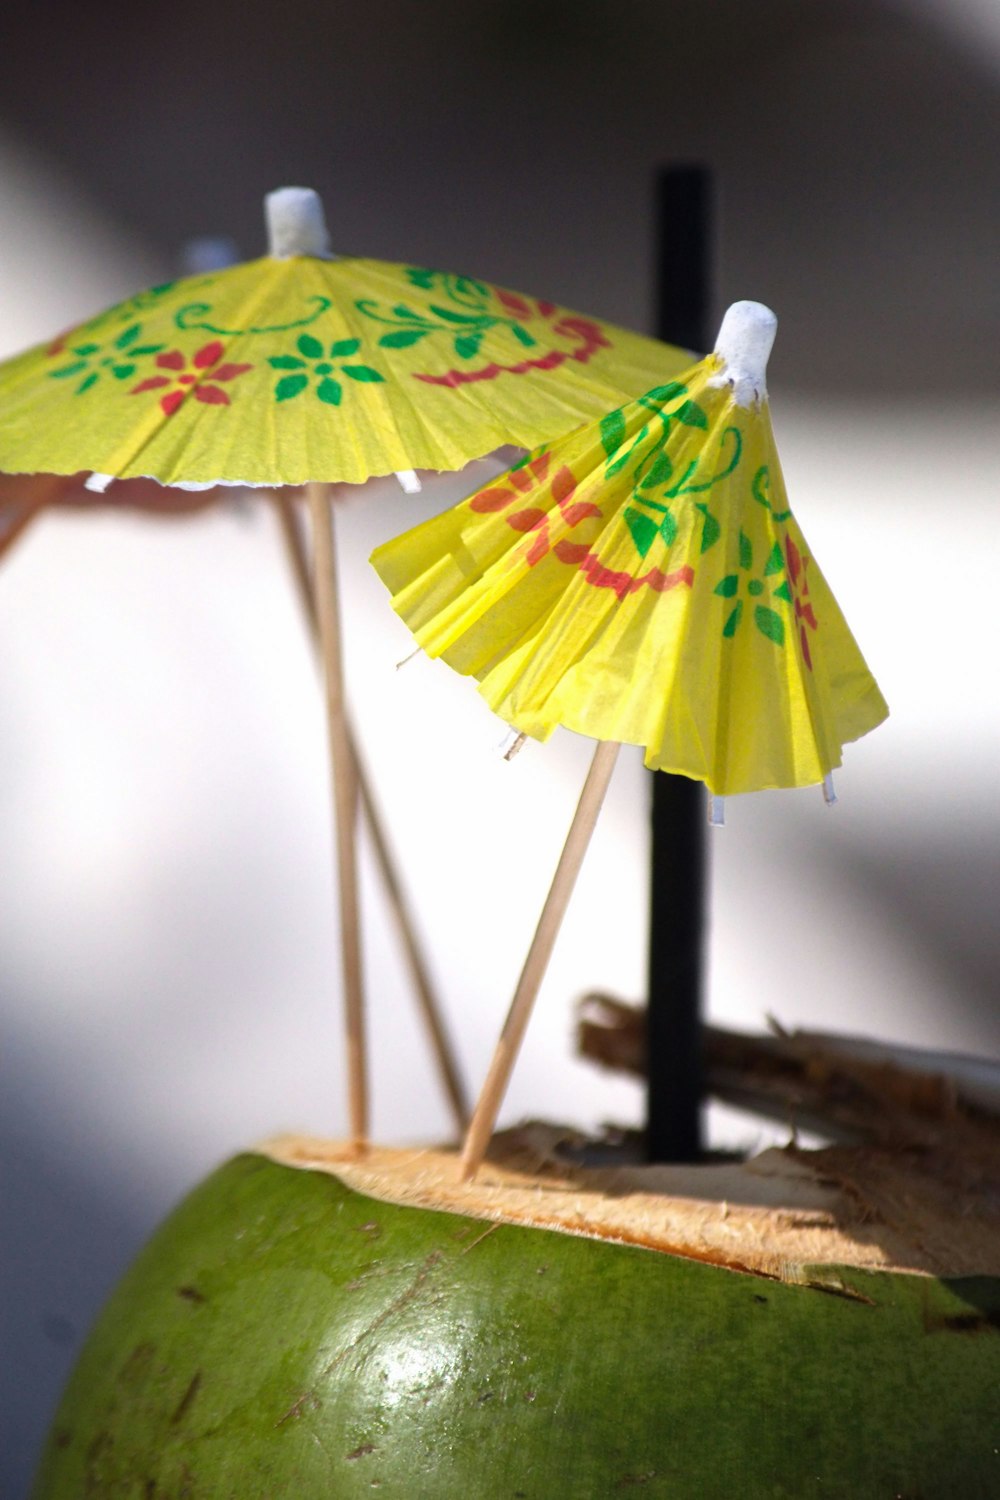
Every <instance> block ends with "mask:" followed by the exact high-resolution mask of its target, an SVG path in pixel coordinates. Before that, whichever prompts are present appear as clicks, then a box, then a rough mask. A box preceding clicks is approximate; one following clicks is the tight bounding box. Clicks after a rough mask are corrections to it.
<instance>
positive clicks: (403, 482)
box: [396, 469, 423, 495]
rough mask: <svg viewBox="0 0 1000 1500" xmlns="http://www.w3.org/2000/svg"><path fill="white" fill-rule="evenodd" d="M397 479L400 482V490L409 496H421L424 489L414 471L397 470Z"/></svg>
mask: <svg viewBox="0 0 1000 1500" xmlns="http://www.w3.org/2000/svg"><path fill="white" fill-rule="evenodd" d="M396 478H397V479H398V480H399V487H400V489H401V490H403V491H404V492H405V493H406V494H407V495H419V494H420V491H421V490H422V489H423V485H422V484H421V483H420V480H419V479H418V478H417V476H416V474H415V472H414V471H413V469H397V470H396Z"/></svg>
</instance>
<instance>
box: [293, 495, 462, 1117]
mask: <svg viewBox="0 0 1000 1500" xmlns="http://www.w3.org/2000/svg"><path fill="white" fill-rule="evenodd" d="M274 498H275V501H276V502H277V506H278V520H279V522H280V525H281V535H282V538H283V539H284V543H285V551H286V553H287V555H288V561H289V564H290V566H291V570H292V575H293V577H294V579H295V585H296V590H297V592H298V595H299V599H300V602H301V604H302V609H303V611H304V613H305V616H306V620H307V623H308V625H309V629H310V631H311V632H312V635H313V637H314V638H316V636H317V620H316V608H315V605H314V602H313V589H312V579H311V577H310V572H309V552H308V548H307V547H306V539H305V536H304V535H303V528H302V524H301V522H300V519H299V512H298V509H297V506H298V502H297V501H295V500H293V499H292V497H291V496H290V495H286V494H283V493H282V492H281V491H280V490H276V491H275V492H274ZM347 738H348V742H349V744H350V748H351V755H352V756H353V759H354V775H355V778H356V780H357V787H358V792H359V794H360V798H361V810H362V812H363V813H364V815H365V819H366V821H367V823H368V831H369V833H370V834H371V840H372V848H373V849H374V851H375V860H376V863H377V864H378V867H379V871H380V873H381V876H382V882H383V884H384V886H385V891H386V895H387V896H388V898H389V908H390V910H391V911H392V914H393V917H394V918H395V921H396V927H397V929H398V931H399V937H400V941H401V943H402V945H403V953H404V955H405V957H406V962H407V964H408V966H409V970H410V978H411V980H412V981H413V987H414V989H415V991H416V995H417V1004H418V1008H419V1010H420V1014H421V1016H422V1017H423V1020H424V1025H425V1026H426V1027H427V1034H428V1037H429V1039H430V1044H431V1051H432V1052H433V1054H434V1058H435V1061H436V1062H437V1066H438V1071H439V1073H440V1075H441V1083H442V1086H443V1088H444V1092H445V1096H446V1098H447V1100H448V1103H449V1105H450V1106H451V1112H452V1114H453V1115H454V1118H455V1125H456V1128H457V1130H458V1132H459V1134H460V1135H461V1134H463V1133H464V1131H465V1128H466V1126H467V1125H468V1122H469V1107H468V1104H467V1102H466V1098H465V1090H464V1087H463V1085H462V1080H461V1076H460V1074H459V1071H458V1064H457V1061H456V1059H455V1054H454V1052H453V1050H452V1046H451V1042H450V1040H449V1038H448V1033H447V1031H446V1029H445V1024H444V1017H443V1014H442V1010H441V1006H440V1004H439V1002H438V999H437V996H436V995H435V993H434V987H433V984H432V982H431V977H430V971H429V970H428V967H427V964H426V963H425V961H424V956H423V953H422V952H421V949H420V943H419V940H418V938H417V933H416V928H415V926H414V923H413V918H412V916H411V915H410V910H409V907H408V906H407V903H406V896H405V893H404V891H403V885H402V881H401V879H400V875H399V871H398V870H397V868H396V862H395V858H394V856H393V853H392V850H391V848H390V847H389V840H388V837H387V835H386V831H385V828H384V826H383V823H382V817H381V814H380V812H379V809H378V804H377V803H376V801H375V796H374V793H373V791H372V786H371V782H370V780H369V777H368V773H367V770H366V769H365V765H364V762H363V760H362V758H361V753H360V751H359V748H358V742H357V739H356V737H355V735H354V731H353V729H352V727H351V722H350V719H349V718H348V720H347Z"/></svg>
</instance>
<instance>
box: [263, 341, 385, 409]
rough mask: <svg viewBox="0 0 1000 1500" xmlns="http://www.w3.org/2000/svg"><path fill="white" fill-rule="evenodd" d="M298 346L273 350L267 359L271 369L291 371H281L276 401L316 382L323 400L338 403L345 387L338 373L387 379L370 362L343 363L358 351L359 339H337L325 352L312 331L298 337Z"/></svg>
mask: <svg viewBox="0 0 1000 1500" xmlns="http://www.w3.org/2000/svg"><path fill="white" fill-rule="evenodd" d="M295 347H296V349H297V350H298V351H299V352H298V354H273V355H271V357H270V358H269V359H268V364H269V365H270V366H271V368H272V369H274V370H288V371H289V372H290V373H289V374H287V375H282V377H281V379H280V380H279V381H278V383H277V385H276V386H275V387H274V399H275V400H276V401H291V400H292V399H293V398H294V397H295V396H300V395H301V394H302V392H303V391H305V390H308V388H309V387H310V386H313V389H314V391H315V393H316V395H317V396H318V397H319V399H320V400H321V401H325V402H326V403H327V405H328V406H339V405H340V400H341V397H342V395H343V393H344V387H343V384H342V379H341V380H338V379H337V377H338V376H341V377H343V376H346V377H347V379H348V380H360V381H364V382H366V383H368V384H372V383H379V384H381V383H384V381H385V376H384V375H380V374H379V372H378V370H373V369H372V367H371V365H355V364H345V363H344V361H345V360H350V359H351V358H352V356H353V355H355V354H357V352H358V350H359V349H360V348H361V340H360V339H338V340H336V342H334V343H332V344H331V345H330V349H329V352H328V353H326V352H324V349H323V345H322V344H321V343H320V341H319V339H316V338H313V336H312V334H311V333H303V334H300V336H299V337H298V338H297V339H296V341H295Z"/></svg>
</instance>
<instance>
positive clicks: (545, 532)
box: [469, 453, 601, 568]
mask: <svg viewBox="0 0 1000 1500" xmlns="http://www.w3.org/2000/svg"><path fill="white" fill-rule="evenodd" d="M548 473H549V455H548V454H547V453H540V454H539V455H538V456H537V457H536V458H532V459H529V461H528V463H527V464H526V465H525V466H524V467H523V468H520V469H512V470H511V471H510V473H509V474H508V475H507V476H506V477H507V480H508V482H509V484H510V485H511V486H512V488H508V487H507V485H500V484H498V485H491V486H490V487H489V488H488V489H485V490H480V492H479V494H478V495H474V496H473V498H472V499H471V500H470V501H469V507H470V509H471V510H475V511H478V512H479V513H480V514H481V515H485V514H488V513H489V512H490V511H497V510H506V509H507V507H508V506H509V505H512V504H513V503H514V501H515V500H517V498H518V495H519V493H520V494H522V495H523V494H530V493H531V491H532V490H533V489H534V488H535V487H536V485H540V484H544V483H545V482H546V480H547V479H548ZM549 490H550V493H551V495H552V498H553V500H554V501H555V502H556V504H557V506H558V507H559V515H560V516H561V518H562V521H563V523H564V525H565V526H566V527H568V528H569V529H570V530H572V528H573V527H575V526H579V525H580V524H581V522H583V521H586V520H588V519H589V518H590V517H591V516H599V515H600V514H601V511H600V509H599V507H598V506H596V505H592V504H591V503H590V502H589V501H587V500H576V501H574V499H573V495H574V494H575V492H576V480H575V479H574V478H573V475H572V474H571V473H570V471H569V469H567V467H566V465H565V464H563V465H562V466H561V467H560V468H558V469H557V470H556V471H555V473H554V474H553V475H552V478H551V481H550V483H549ZM506 520H507V525H508V526H512V527H513V528H514V530H515V531H523V532H526V533H528V532H534V533H535V536H534V540H533V541H532V543H531V546H530V547H529V548H528V551H527V553H526V554H525V561H526V562H527V564H528V566H529V567H531V568H533V567H534V566H535V564H536V563H538V562H541V560H542V558H543V557H544V556H545V555H546V553H547V552H548V551H549V548H550V547H552V550H553V551H554V552H555V554H556V556H557V557H558V558H559V560H560V561H561V562H565V563H571V564H573V565H576V566H578V565H579V564H580V563H581V562H582V561H583V559H584V558H585V557H586V555H587V552H588V550H589V548H588V546H587V544H586V543H585V542H571V541H569V540H567V539H566V538H563V539H562V540H560V541H558V542H556V543H555V545H554V546H552V542H551V538H550V536H549V513H548V511H544V510H539V509H537V508H536V507H534V506H526V507H525V508H524V509H523V510H515V511H512V512H511V514H510V515H509V516H507V517H506Z"/></svg>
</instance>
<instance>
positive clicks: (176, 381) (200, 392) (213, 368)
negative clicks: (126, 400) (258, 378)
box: [129, 339, 253, 417]
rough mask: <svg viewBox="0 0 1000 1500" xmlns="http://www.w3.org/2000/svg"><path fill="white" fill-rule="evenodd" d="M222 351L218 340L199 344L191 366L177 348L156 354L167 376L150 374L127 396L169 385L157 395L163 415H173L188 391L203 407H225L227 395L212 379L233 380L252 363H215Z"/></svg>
mask: <svg viewBox="0 0 1000 1500" xmlns="http://www.w3.org/2000/svg"><path fill="white" fill-rule="evenodd" d="M224 352H225V350H224V349H223V347H222V344H221V342H220V341H219V340H218V339H213V340H212V342H211V343H210V344H203V345H202V346H201V348H200V349H199V350H197V351H196V353H195V354H194V355H193V357H192V359H191V369H190V370H189V369H188V367H187V355H185V354H182V353H181V351H180V350H179V349H170V350H168V351H167V353H166V354H158V355H157V356H156V364H157V366H158V367H159V369H161V370H169V371H170V372H171V373H170V374H169V375H151V376H150V377H149V379H148V380H140V382H139V384H138V385H134V386H133V387H132V390H131V391H130V393H129V394H130V395H132V396H137V395H138V394H139V392H140V391H158V390H163V388H164V386H170V387H173V389H171V390H167V392H166V394H165V395H163V396H161V397H160V406H161V408H162V409H163V412H164V414H165V415H166V416H168V417H170V416H173V414H174V412H175V411H176V410H177V408H178V407H179V406H180V404H181V402H182V401H183V400H184V398H185V396H186V395H187V394H188V391H191V394H192V395H193V396H194V399H195V400H196V401H202V402H204V403H205V405H206V406H228V405H229V397H228V396H227V394H226V392H225V391H224V390H223V389H222V387H221V386H220V385H217V384H216V383H215V382H216V381H219V380H235V379H236V377H237V375H242V374H244V372H245V371H247V370H252V369H253V365H221V364H220V363H219V361H220V359H221V358H222V356H223V354H224Z"/></svg>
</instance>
